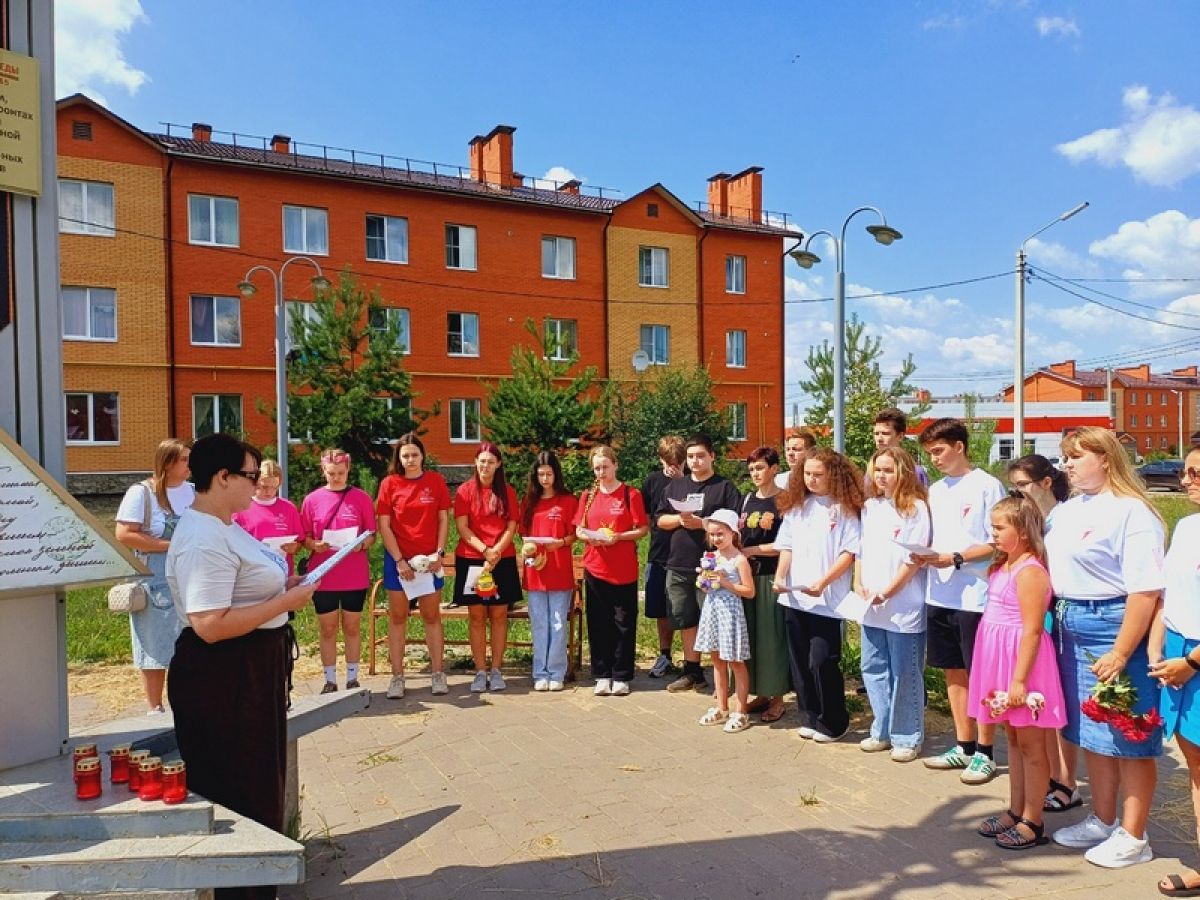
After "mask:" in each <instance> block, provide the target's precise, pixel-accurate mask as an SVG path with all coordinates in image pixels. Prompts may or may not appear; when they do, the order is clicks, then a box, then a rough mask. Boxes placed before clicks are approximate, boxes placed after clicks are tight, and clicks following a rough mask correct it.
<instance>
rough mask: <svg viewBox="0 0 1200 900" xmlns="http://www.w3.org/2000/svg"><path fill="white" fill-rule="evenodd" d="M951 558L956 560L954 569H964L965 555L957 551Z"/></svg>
mask: <svg viewBox="0 0 1200 900" xmlns="http://www.w3.org/2000/svg"><path fill="white" fill-rule="evenodd" d="M950 558H951V559H952V560H954V568H956V569H961V568H962V567H963V563H964V562H966V560H964V559H963V555H962V554H961V553H959V552H957V551H955V552H954V553H951V554H950Z"/></svg>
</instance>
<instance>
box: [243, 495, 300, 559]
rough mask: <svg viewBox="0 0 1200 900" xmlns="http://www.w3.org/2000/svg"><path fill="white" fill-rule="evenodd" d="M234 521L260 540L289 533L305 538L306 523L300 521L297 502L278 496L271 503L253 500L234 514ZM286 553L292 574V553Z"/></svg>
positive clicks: (298, 537)
mask: <svg viewBox="0 0 1200 900" xmlns="http://www.w3.org/2000/svg"><path fill="white" fill-rule="evenodd" d="M233 521H235V522H237V523H238V524H239V525H241V526H242V528H244V529H246V531H247V532H248V533H249V534H250V536H251V537H254V538H258V539H259V540H260V541H261V540H262V539H263V538H277V537H286V536H287V535H289V534H294V535H296V537H295V540H296V541H302V540H304V524H303V523H302V522H301V521H300V512H299V510H297V509H296V504H294V503H292V501H290V500H284V499H283V498H282V497H276V498H275V499H274V500H272V501H271V502H270V503H259V502H258V501H257V500H251V501H250V508H249V509H246V510H243V511H242V512H236V513H234V514H233ZM284 555H285V556H287V564H288V574H289V575H291V574H292V563H293V559H292V555H291V554H284Z"/></svg>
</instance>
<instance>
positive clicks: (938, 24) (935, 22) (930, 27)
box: [921, 13, 968, 31]
mask: <svg viewBox="0 0 1200 900" xmlns="http://www.w3.org/2000/svg"><path fill="white" fill-rule="evenodd" d="M967 24H968V20H967V18H966V17H965V16H960V15H957V14H956V13H943V14H942V15H940V16H933V17H932V18H929V19H926V20H925V21H924V22H922V23H921V28H922V29H923V30H925V31H962V30H963V29H964V28H966V27H967Z"/></svg>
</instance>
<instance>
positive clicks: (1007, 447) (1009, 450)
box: [999, 438, 1013, 460]
mask: <svg viewBox="0 0 1200 900" xmlns="http://www.w3.org/2000/svg"><path fill="white" fill-rule="evenodd" d="M999 443H1000V447H999V454H1000V459H1004V460H1007V459H1012V458H1013V439H1012V438H1000V441H999Z"/></svg>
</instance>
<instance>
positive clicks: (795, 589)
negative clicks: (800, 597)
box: [775, 584, 808, 594]
mask: <svg viewBox="0 0 1200 900" xmlns="http://www.w3.org/2000/svg"><path fill="white" fill-rule="evenodd" d="M807 590H808V585H807V584H785V585H784V586H783V587H781V588H778V589H777V590H776V591H775V593H777V594H803V593H804V592H805V591H807Z"/></svg>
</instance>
